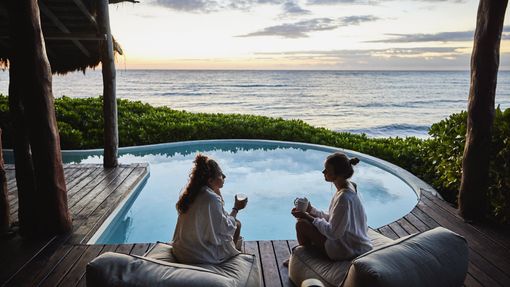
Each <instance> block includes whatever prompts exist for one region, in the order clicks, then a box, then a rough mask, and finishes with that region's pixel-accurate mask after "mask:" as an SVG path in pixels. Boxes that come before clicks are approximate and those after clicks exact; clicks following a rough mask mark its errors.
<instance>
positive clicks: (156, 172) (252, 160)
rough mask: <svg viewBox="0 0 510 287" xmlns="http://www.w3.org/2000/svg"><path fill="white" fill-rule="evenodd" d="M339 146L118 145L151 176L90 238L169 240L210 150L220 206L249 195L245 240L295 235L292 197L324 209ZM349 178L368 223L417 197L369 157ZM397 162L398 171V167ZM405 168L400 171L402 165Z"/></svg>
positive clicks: (85, 158) (123, 156)
mask: <svg viewBox="0 0 510 287" xmlns="http://www.w3.org/2000/svg"><path fill="white" fill-rule="evenodd" d="M338 150H339V149H336V148H331V147H325V146H318V145H309V144H297V143H289V142H275V141H244V140H243V141H223V140H215V141H194V142H180V143H170V144H161V145H152V146H143V147H131V148H124V149H121V150H120V152H119V155H120V158H119V161H120V162H121V163H138V162H149V164H150V177H149V178H148V179H147V181H146V183H145V185H144V186H141V187H140V188H139V189H138V190H137V191H135V192H133V194H132V195H131V196H130V197H129V199H128V200H127V201H126V202H125V204H124V205H123V206H120V207H118V208H117V209H116V211H115V212H114V213H113V214H112V215H111V216H110V218H109V219H108V220H107V221H106V222H105V223H104V224H103V226H102V227H101V228H100V229H99V231H98V232H97V233H96V235H94V237H93V238H92V239H91V242H95V243H103V244H106V243H135V242H155V241H158V240H159V241H169V240H170V239H171V237H172V235H173V229H174V226H175V223H176V219H177V211H176V209H175V203H176V201H177V199H178V197H179V193H180V191H181V190H182V189H183V187H184V186H185V185H186V183H187V180H188V174H189V172H190V169H191V167H192V161H193V159H194V157H195V155H196V153H197V152H202V153H205V154H207V155H208V156H211V157H213V158H214V159H215V160H216V161H218V163H219V164H220V166H221V167H222V169H223V171H224V173H225V175H226V176H227V178H226V181H225V185H224V187H223V189H222V194H223V197H224V199H225V209H226V210H230V209H231V207H232V205H233V198H234V194H235V193H238V192H243V193H245V194H247V195H248V198H249V199H248V206H247V207H246V209H244V210H242V211H241V212H240V213H239V215H238V218H239V219H240V220H241V222H242V223H243V229H242V235H243V236H244V238H245V240H267V239H272V240H278V239H294V238H295V230H294V224H295V219H294V217H292V215H291V214H290V210H291V209H292V207H293V200H294V198H295V197H298V196H299V197H302V196H306V197H307V198H308V199H309V200H310V201H311V203H312V204H313V205H314V206H316V207H319V208H321V209H326V210H327V208H328V205H329V201H330V199H331V197H332V196H333V193H334V192H335V188H334V186H333V185H332V184H330V183H327V182H325V181H324V177H323V175H322V173H321V171H322V169H323V163H324V159H325V158H326V156H327V155H329V154H330V153H332V152H335V151H338ZM344 152H345V153H347V154H348V155H349V156H354V155H355V156H357V157H358V158H360V160H361V162H360V163H359V164H358V165H357V166H356V167H355V173H354V176H353V178H352V180H353V181H355V182H356V183H357V184H358V192H359V194H360V196H361V200H362V201H363V203H364V205H365V209H366V211H367V216H368V223H369V225H370V226H371V227H380V226H382V225H385V224H388V223H390V222H393V221H395V220H396V219H398V218H400V217H402V216H403V215H405V214H407V213H409V212H410V211H411V210H412V209H413V208H414V206H415V205H416V203H417V201H418V195H417V193H416V192H415V190H416V189H415V188H414V189H413V188H412V184H410V182H409V180H406V177H403V176H402V175H401V174H399V173H400V172H401V171H403V170H401V169H399V168H397V167H395V166H393V165H391V164H388V163H386V162H383V161H381V160H378V159H375V158H373V157H369V156H367V155H363V154H359V153H355V152H352V151H344ZM100 153H101V152H100V151H89V152H88V153H85V154H84V153H76V152H67V153H64V161H65V162H80V163H101V162H102V158H101V157H100V156H99V155H93V154H100ZM395 170H397V171H395ZM403 172H405V171H403Z"/></svg>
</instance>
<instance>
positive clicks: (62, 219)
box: [8, 0, 72, 236]
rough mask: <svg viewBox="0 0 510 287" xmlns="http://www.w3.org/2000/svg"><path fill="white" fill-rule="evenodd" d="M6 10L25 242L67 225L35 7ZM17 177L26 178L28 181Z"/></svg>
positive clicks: (22, 4) (12, 0) (15, 2)
mask: <svg viewBox="0 0 510 287" xmlns="http://www.w3.org/2000/svg"><path fill="white" fill-rule="evenodd" d="M8 9H9V14H8V15H9V24H10V25H9V27H10V40H11V45H12V50H11V55H10V56H9V64H10V68H9V75H10V82H9V98H10V102H11V104H10V106H14V108H15V110H14V111H13V112H14V113H15V118H14V121H15V122H16V121H17V124H16V123H15V128H16V127H21V128H23V129H22V130H16V133H18V132H19V133H20V134H21V135H20V136H16V138H17V139H18V140H19V142H16V143H15V145H14V148H15V153H14V156H15V163H16V180H17V184H18V192H19V198H20V200H19V204H20V207H19V212H20V213H22V214H20V230H21V232H22V234H23V235H26V236H47V235H55V234H59V233H64V232H68V231H70V230H71V228H72V222H71V216H70V214H69V210H68V208H67V190H66V184H65V178H64V170H63V167H62V158H61V152H60V139H59V135H58V130H57V121H56V117H55V108H54V105H53V94H52V90H51V80H52V78H51V68H50V65H49V62H48V58H47V56H46V48H45V44H44V39H43V35H42V30H41V20H40V15H39V6H38V1H37V0H26V1H19V0H9V1H8ZM11 98H12V100H11ZM27 139H28V141H27ZM18 163H19V164H20V166H18ZM18 169H19V170H18ZM21 172H28V175H25V174H20V173H21ZM24 177H26V178H28V181H29V182H28V184H29V185H30V186H29V188H27V189H19V187H20V184H21V185H23V184H26V183H24V182H22V181H21V180H22V179H23V178H24ZM21 216H22V217H23V219H24V220H21V219H22V218H21Z"/></svg>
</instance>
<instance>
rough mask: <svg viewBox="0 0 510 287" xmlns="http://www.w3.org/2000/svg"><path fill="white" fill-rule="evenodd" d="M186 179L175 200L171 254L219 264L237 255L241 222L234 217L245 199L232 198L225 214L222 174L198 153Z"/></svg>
mask: <svg viewBox="0 0 510 287" xmlns="http://www.w3.org/2000/svg"><path fill="white" fill-rule="evenodd" d="M193 163H194V166H193V169H192V170H191V173H190V176H189V181H188V184H187V186H186V187H185V188H184V191H183V192H182V193H181V195H180V197H179V201H177V204H176V208H177V211H178V213H179V217H178V219H177V225H176V227H175V232H174V237H173V243H172V246H173V253H174V255H175V257H176V258H177V260H178V261H179V262H182V263H212V264H218V263H221V262H223V261H225V260H227V259H229V258H231V257H232V256H234V255H237V254H239V251H238V250H237V249H236V243H237V241H238V240H239V234H240V232H241V222H240V221H239V220H237V219H236V216H237V213H238V212H239V210H241V209H243V208H244V207H245V206H246V203H247V200H243V201H240V200H238V199H237V197H236V198H235V202H234V207H233V208H232V211H231V212H230V213H228V212H227V211H225V209H224V207H223V206H224V201H223V196H222V195H221V191H220V189H221V188H222V187H223V183H224V181H225V175H224V174H223V172H222V170H221V168H220V166H219V165H218V163H217V162H216V161H214V160H213V159H211V158H209V157H207V156H205V155H202V154H198V155H197V156H196V157H195V160H194V161H193Z"/></svg>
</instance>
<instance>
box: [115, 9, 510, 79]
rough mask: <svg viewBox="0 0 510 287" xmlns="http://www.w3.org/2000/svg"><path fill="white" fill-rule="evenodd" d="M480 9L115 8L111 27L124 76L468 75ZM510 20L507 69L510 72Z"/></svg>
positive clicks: (504, 53)
mask: <svg viewBox="0 0 510 287" xmlns="http://www.w3.org/2000/svg"><path fill="white" fill-rule="evenodd" d="M477 9H478V0H140V3H137V4H132V3H121V4H112V5H110V22H111V29H112V34H113V35H114V37H115V39H116V40H117V41H118V42H119V43H120V44H121V46H122V49H123V51H124V55H122V56H117V67H118V68H121V69H122V68H124V69H289V70H293V69H296V70H311V69H317V70H469V62H470V57H471V51H472V46H473V34H474V30H475V25H476V13H477ZM507 14H508V13H507ZM506 18H508V16H506ZM506 18H505V27H504V30H503V31H504V33H503V40H502V42H501V60H500V69H508V68H510V57H509V56H510V41H509V40H510V24H509V26H506V23H507V22H508V21H506V20H507V19H506ZM507 31H508V32H507Z"/></svg>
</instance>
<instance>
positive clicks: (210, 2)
mask: <svg viewBox="0 0 510 287" xmlns="http://www.w3.org/2000/svg"><path fill="white" fill-rule="evenodd" d="M154 3H155V4H156V5H159V6H163V7H166V8H170V9H173V10H177V11H185V12H212V11H215V10H216V9H218V6H219V5H218V2H217V1H214V0H156V1H155V2H154Z"/></svg>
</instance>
